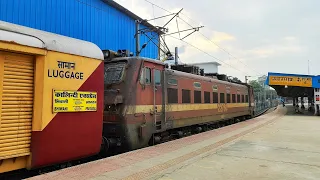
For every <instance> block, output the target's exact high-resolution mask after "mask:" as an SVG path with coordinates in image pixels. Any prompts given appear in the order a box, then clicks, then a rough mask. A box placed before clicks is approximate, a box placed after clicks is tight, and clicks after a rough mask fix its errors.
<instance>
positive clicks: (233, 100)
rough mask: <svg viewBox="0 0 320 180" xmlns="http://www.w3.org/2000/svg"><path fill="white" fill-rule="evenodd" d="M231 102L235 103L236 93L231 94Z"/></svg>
mask: <svg viewBox="0 0 320 180" xmlns="http://www.w3.org/2000/svg"><path fill="white" fill-rule="evenodd" d="M232 103H236V95H235V94H232Z"/></svg>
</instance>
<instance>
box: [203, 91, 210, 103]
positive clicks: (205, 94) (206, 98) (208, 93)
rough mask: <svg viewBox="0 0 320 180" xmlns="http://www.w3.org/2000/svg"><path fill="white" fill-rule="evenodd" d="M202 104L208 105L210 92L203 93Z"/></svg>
mask: <svg viewBox="0 0 320 180" xmlns="http://www.w3.org/2000/svg"><path fill="white" fill-rule="evenodd" d="M204 103H210V92H206V91H205V92H204Z"/></svg>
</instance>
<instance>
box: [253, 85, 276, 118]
mask: <svg viewBox="0 0 320 180" xmlns="http://www.w3.org/2000/svg"><path fill="white" fill-rule="evenodd" d="M254 103H255V114H256V115H259V114H261V113H263V112H265V111H267V110H268V109H270V108H273V107H277V106H278V105H279V96H278V95H277V93H276V92H275V91H270V90H262V91H259V92H255V93H254Z"/></svg>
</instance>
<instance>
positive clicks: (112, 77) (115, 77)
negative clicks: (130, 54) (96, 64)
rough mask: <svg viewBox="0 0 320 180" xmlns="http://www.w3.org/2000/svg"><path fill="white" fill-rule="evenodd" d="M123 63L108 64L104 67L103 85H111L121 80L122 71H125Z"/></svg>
mask: <svg viewBox="0 0 320 180" xmlns="http://www.w3.org/2000/svg"><path fill="white" fill-rule="evenodd" d="M125 65H126V64H125V63H117V64H110V65H108V66H105V70H104V82H105V84H113V83H118V82H120V81H121V80H122V78H123V74H124V70H125Z"/></svg>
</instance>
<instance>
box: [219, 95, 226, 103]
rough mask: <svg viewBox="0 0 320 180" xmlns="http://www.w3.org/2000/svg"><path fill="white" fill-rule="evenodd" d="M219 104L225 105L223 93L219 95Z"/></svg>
mask: <svg viewBox="0 0 320 180" xmlns="http://www.w3.org/2000/svg"><path fill="white" fill-rule="evenodd" d="M220 103H226V101H225V97H224V93H220Z"/></svg>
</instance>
